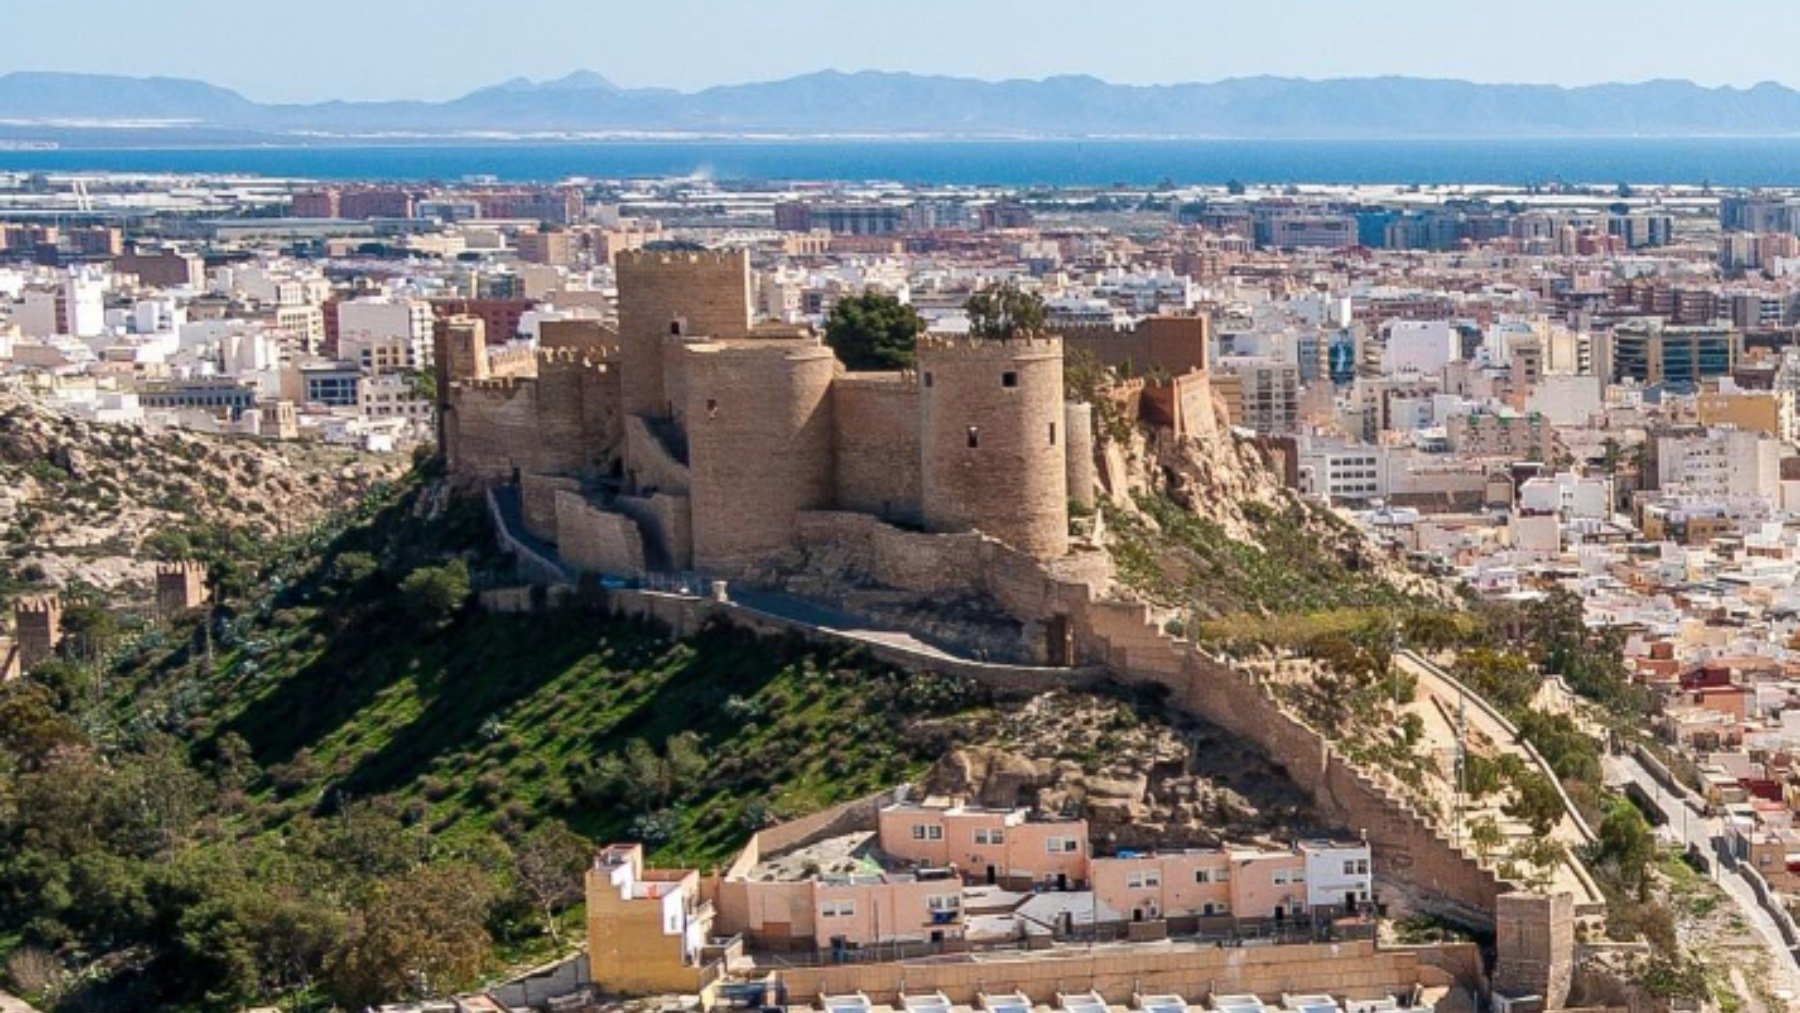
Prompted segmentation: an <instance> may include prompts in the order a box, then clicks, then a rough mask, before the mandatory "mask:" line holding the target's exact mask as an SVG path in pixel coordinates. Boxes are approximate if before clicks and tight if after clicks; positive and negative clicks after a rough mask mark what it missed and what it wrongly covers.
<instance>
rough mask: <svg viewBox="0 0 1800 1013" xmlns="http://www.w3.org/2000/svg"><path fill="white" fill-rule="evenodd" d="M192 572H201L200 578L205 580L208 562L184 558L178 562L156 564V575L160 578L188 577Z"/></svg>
mask: <svg viewBox="0 0 1800 1013" xmlns="http://www.w3.org/2000/svg"><path fill="white" fill-rule="evenodd" d="M191 574H199V576H200V579H202V580H205V579H206V564H205V563H201V562H196V561H195V560H192V559H182V560H177V561H176V562H173V563H158V564H156V575H157V577H159V578H161V577H169V578H175V577H186V576H189V575H191Z"/></svg>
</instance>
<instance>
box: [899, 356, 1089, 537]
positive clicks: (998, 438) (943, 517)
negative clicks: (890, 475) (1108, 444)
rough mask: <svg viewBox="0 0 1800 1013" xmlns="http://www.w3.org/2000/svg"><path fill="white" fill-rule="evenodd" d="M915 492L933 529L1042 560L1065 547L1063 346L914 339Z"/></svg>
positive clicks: (1066, 513)
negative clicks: (976, 535)
mask: <svg viewBox="0 0 1800 1013" xmlns="http://www.w3.org/2000/svg"><path fill="white" fill-rule="evenodd" d="M918 354H919V363H918V370H919V429H920V432H919V445H920V454H921V462H920V494H921V501H922V505H923V508H924V509H923V514H924V517H925V527H926V528H927V529H928V530H931V531H968V530H971V529H976V530H980V531H982V532H984V533H985V534H988V535H991V536H993V537H995V538H998V539H1000V540H1001V541H1003V542H1005V543H1006V544H1008V545H1010V546H1012V547H1013V548H1015V549H1018V550H1019V551H1021V552H1025V553H1028V554H1030V555H1032V556H1035V557H1037V558H1039V559H1054V558H1056V557H1058V556H1061V555H1063V554H1064V553H1066V552H1067V551H1068V549H1069V498H1068V497H1069V484H1068V463H1067V448H1066V445H1065V444H1066V441H1067V438H1068V434H1067V432H1066V427H1067V422H1066V417H1065V414H1064V408H1063V359H1062V341H1061V339H1059V338H1054V337H1044V338H1021V339H1018V340H1014V341H992V340H985V339H980V338H967V337H949V336H941V335H931V336H927V337H925V338H922V339H921V340H920V341H919V352H918Z"/></svg>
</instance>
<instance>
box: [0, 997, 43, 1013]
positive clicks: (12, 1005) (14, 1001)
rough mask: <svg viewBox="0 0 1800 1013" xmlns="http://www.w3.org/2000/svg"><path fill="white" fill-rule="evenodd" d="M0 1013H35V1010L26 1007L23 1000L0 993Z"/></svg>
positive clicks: (31, 1007)
mask: <svg viewBox="0 0 1800 1013" xmlns="http://www.w3.org/2000/svg"><path fill="white" fill-rule="evenodd" d="M0 1013H37V1009H36V1008H35V1007H33V1006H28V1005H26V1003H25V1000H23V999H19V998H16V997H14V996H11V995H8V994H7V993H5V992H0Z"/></svg>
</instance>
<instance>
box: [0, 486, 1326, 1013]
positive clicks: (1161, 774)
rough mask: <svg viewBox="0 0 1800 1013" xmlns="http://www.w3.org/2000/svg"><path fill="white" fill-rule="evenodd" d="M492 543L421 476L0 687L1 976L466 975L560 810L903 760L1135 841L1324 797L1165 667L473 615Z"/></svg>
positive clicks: (533, 902)
mask: <svg viewBox="0 0 1800 1013" xmlns="http://www.w3.org/2000/svg"><path fill="white" fill-rule="evenodd" d="M487 546H488V536H487V534H486V531H485V517H484V515H483V514H482V513H481V512H480V511H479V510H478V509H477V508H476V507H474V506H473V505H471V504H466V503H454V502H453V503H450V504H448V505H447V506H446V505H444V501H443V500H442V499H441V498H440V497H438V496H436V495H435V494H434V492H433V490H432V488H431V486H430V485H429V484H428V482H426V481H425V480H422V479H413V480H410V481H408V482H406V483H403V484H401V485H398V486H396V487H394V488H391V489H387V490H383V491H380V492H378V493H376V494H374V495H372V496H371V497H370V498H369V499H368V500H366V501H365V503H364V505H363V506H362V507H361V508H360V509H359V510H357V511H354V512H352V513H351V514H348V515H346V516H345V517H344V518H343V519H342V527H341V528H340V529H338V530H337V531H336V533H335V534H332V535H330V536H329V537H326V536H323V535H321V536H318V537H314V538H312V539H309V540H304V541H301V542H298V543H296V544H294V545H293V546H292V548H291V549H289V550H288V551H286V552H285V553H283V554H281V555H280V556H279V558H276V559H274V560H273V561H272V562H271V563H270V564H269V565H268V566H267V567H266V568H264V569H260V570H258V571H257V572H255V573H250V574H246V575H245V580H244V581H243V585H242V586H243V588H244V589H245V590H244V593H242V594H240V595H237V596H234V597H232V598H230V599H228V601H227V602H226V603H225V604H224V606H223V607H222V608H221V609H220V610H219V611H218V612H217V613H216V615H215V618H214V620H213V621H212V622H210V623H207V624H201V625H189V626H183V627H179V628H173V629H156V630H151V631H148V632H146V633H144V634H142V635H138V636H135V637H124V638H121V639H118V640H116V641H113V642H110V643H105V644H100V645H95V646H96V647H97V649H96V650H95V651H94V652H92V653H94V654H97V655H98V656H101V657H110V658H111V659H112V661H111V663H110V664H104V665H89V664H75V663H56V664H52V665H50V666H47V667H45V668H43V669H41V670H40V671H38V672H37V673H36V674H35V675H34V676H33V677H31V678H29V679H27V680H22V681H20V682H19V683H15V684H12V685H10V686H8V687H6V688H5V689H4V690H0V855H3V856H5V857H4V858H0V897H3V898H4V902H0V954H5V955H6V956H5V961H4V963H0V967H4V968H5V970H6V972H7V975H8V977H9V978H10V980H11V984H12V985H13V986H14V987H15V988H16V989H18V990H20V991H24V992H28V993H30V994H32V995H34V996H36V997H39V998H47V999H48V1000H49V1001H48V1002H47V1003H46V1004H47V1005H49V1006H50V1007H52V1008H55V1009H78V1008H133V1009H142V1008H184V1009H226V1008H232V1007H233V1006H234V1005H235V1004H239V1003H252V1002H266V1001H270V1000H273V999H276V998H280V999H282V1001H283V1002H284V1003H287V1004H288V1005H287V1006H284V1008H297V1009H322V1008H325V1007H326V1006H328V1005H329V1004H330V1003H331V1002H333V1001H338V1002H344V1003H350V1002H358V1003H360V1002H367V1001H370V1000H372V999H381V998H393V997H398V996H404V995H407V994H411V993H412V992H413V989H414V988H415V987H416V981H415V980H413V979H411V978H409V977H408V975H407V973H406V969H407V968H409V967H412V966H414V965H415V964H417V963H419V962H424V963H425V964H427V965H428V966H429V967H431V969H432V971H433V975H434V987H435V988H437V989H447V988H454V987H459V986H465V985H468V984H471V983H473V982H474V981H475V980H476V979H477V978H479V977H480V976H482V975H484V974H490V973H493V972H494V971H496V970H498V969H500V968H502V967H504V966H506V965H508V964H515V963H517V962H520V961H529V960H534V959H539V958H542V957H545V956H548V955H549V954H551V953H553V952H557V951H559V950H560V949H561V947H562V945H563V933H564V931H565V930H566V928H567V926H568V923H569V921H570V920H571V919H572V918H573V917H574V905H575V904H576V903H577V902H578V899H579V898H578V895H577V894H576V893H574V892H573V883H574V882H576V879H575V872H574V870H576V869H579V868H580V866H581V864H582V862H583V859H584V856H585V854H586V849H587V845H586V844H585V843H583V842H592V841H605V840H610V839H616V838H625V837H630V838H638V839H643V840H646V841H647V842H649V843H650V844H651V845H652V847H653V851H654V856H655V858H656V859H657V860H659V861H664V862H686V863H694V864H698V865H702V866H706V865H710V864H713V863H716V862H719V861H720V860H721V859H723V858H725V857H726V856H727V855H729V854H731V853H732V851H733V850H734V849H735V848H736V847H737V846H738V845H739V844H741V843H742V841H743V840H744V839H745V838H746V837H747V836H748V834H749V833H750V832H751V831H752V830H754V829H755V828H756V827H758V826H761V825H763V824H765V823H766V822H768V821H770V820H774V819H779V818H781V817H784V816H793V815H799V814H802V813H805V812H809V811H811V810H814V809H816V808H818V807H820V806H823V805H826V804H828V803H831V802H834V801H837V800H840V799H845V798H849V797H854V796H858V795H862V794H866V793H868V792H870V791H873V790H876V789H880V788H886V787H890V786H892V785H895V784H897V783H900V782H903V781H906V780H909V779H916V778H925V779H926V780H928V781H929V782H930V783H931V784H933V785H935V786H937V787H939V788H942V789H943V790H964V791H969V792H971V793H972V794H977V795H983V794H985V793H988V792H992V791H999V790H1002V789H1001V787H1000V786H1001V785H1010V786H1012V787H1013V789H1014V790H1015V791H1016V790H1019V788H1020V786H1024V787H1025V788H1026V789H1028V790H1029V792H1030V794H1031V798H1030V799H1029V800H1034V801H1037V802H1039V803H1040V804H1045V805H1049V806H1052V807H1054V808H1057V809H1062V810H1066V811H1075V812H1081V813H1083V814H1085V815H1088V816H1089V817H1090V818H1091V819H1093V820H1095V821H1096V822H1100V823H1110V824H1112V825H1114V826H1117V827H1119V828H1120V829H1121V830H1122V831H1124V833H1125V835H1126V836H1123V837H1122V838H1121V839H1126V840H1144V841H1146V842H1154V841H1155V840H1156V839H1158V837H1159V835H1164V834H1166V835H1169V839H1183V840H1187V839H1192V837H1193V835H1195V834H1196V833H1202V832H1204V833H1215V834H1216V833H1219V832H1222V831H1223V832H1229V833H1231V834H1234V835H1243V836H1255V835H1261V836H1268V837H1273V838H1277V839H1284V838H1286V837H1287V836H1289V835H1291V834H1294V833H1299V832H1305V831H1307V830H1311V829H1337V828H1329V827H1327V828H1317V827H1315V826H1314V825H1313V822H1312V820H1311V818H1310V816H1309V813H1308V807H1307V805H1306V802H1305V799H1304V798H1303V797H1302V796H1299V795H1298V794H1297V793H1295V792H1294V791H1293V790H1292V789H1291V788H1288V787H1286V786H1285V782H1284V779H1283V776H1282V775H1281V773H1280V771H1279V770H1278V769H1276V768H1274V767H1272V766H1270V765H1268V764H1267V763H1266V762H1265V761H1263V760H1261V759H1260V758H1259V756H1258V755H1257V753H1256V751H1255V750H1254V749H1253V748H1251V747H1249V746H1247V745H1246V744H1244V743H1242V742H1238V741H1236V740H1234V739H1232V738H1231V737H1230V736H1228V735H1225V734H1224V733H1223V732H1221V731H1219V730H1218V729H1215V728H1210V727H1207V726H1205V725H1202V724H1198V723H1195V722H1191V721H1178V720H1175V719H1173V718H1171V717H1170V716H1168V715H1167V714H1165V712H1164V711H1163V709H1162V707H1161V705H1160V703H1159V702H1158V701H1157V700H1156V699H1154V698H1134V697H1131V696H1129V695H1118V694H1111V693H1056V694H1048V695H1041V696H1037V697H1033V698H1028V699H1017V700H1014V699H1005V700H997V699H994V698H993V697H992V696H991V695H990V694H989V693H988V692H987V691H985V690H984V689H983V688H981V687H980V686H978V685H975V684H973V683H969V682H966V681H963V680H958V679H949V678H942V677H932V676H902V675H900V674H899V673H896V672H894V671H893V670H890V669H887V668H885V667H884V666H881V665H877V664H874V663H872V662H871V661H869V660H868V659H867V658H865V657H863V656H861V655H860V654H858V653H855V652H848V651H845V650H842V649H835V648H821V647H815V646H810V645H807V644H805V643H802V642H799V641H796V640H787V639H776V640H767V639H758V638H756V637H754V636H752V635H750V634H748V633H745V632H742V631H737V630H732V629H725V628H714V629H708V630H706V631H704V632H702V633H701V634H700V635H698V636H697V637H695V638H693V639H691V640H688V641H685V642H680V643H670V642H668V641H666V640H665V639H664V637H663V635H662V633H661V631H660V630H658V629H656V628H652V627H649V626H645V625H640V624H637V623H634V622H630V621H625V620H618V619H611V618H607V617H605V616H602V615H598V614H596V613H594V612H592V611H589V610H588V609H586V608H585V607H584V605H583V604H582V603H580V602H577V603H575V604H573V605H572V606H570V607H568V608H565V609H561V610H556V611H552V612H549V613H546V614H542V615H537V616H507V615H490V614H486V613H483V612H481V611H480V610H477V609H473V608H471V607H469V606H468V604H467V602H468V593H469V592H468V587H469V581H470V580H471V579H473V580H474V581H475V582H477V583H479V582H480V581H481V580H482V579H483V577H484V575H487V574H491V573H494V572H496V571H497V570H499V569H500V568H502V567H503V566H504V563H505V561H504V560H503V559H500V558H497V557H495V556H494V555H492V553H491V550H490V549H489V548H488V547H487ZM446 561H448V562H446ZM1004 771H1011V772H1012V775H1017V776H1010V775H1009V776H1008V777H998V776H996V775H998V774H1000V773H1002V772H1004ZM571 834H573V835H575V836H571ZM421 922H429V923H430V924H432V925H433V926H434V927H435V931H434V932H433V933H432V934H431V935H430V936H429V937H425V936H420V935H418V934H417V933H413V934H410V935H409V934H407V933H404V932H401V931H400V929H399V927H398V926H399V925H401V924H406V925H411V924H416V923H421Z"/></svg>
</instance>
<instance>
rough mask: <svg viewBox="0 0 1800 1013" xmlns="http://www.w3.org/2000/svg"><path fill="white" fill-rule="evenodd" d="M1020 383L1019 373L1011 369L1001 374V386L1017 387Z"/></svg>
mask: <svg viewBox="0 0 1800 1013" xmlns="http://www.w3.org/2000/svg"><path fill="white" fill-rule="evenodd" d="M1018 385H1019V374H1017V373H1015V372H1013V371H1012V370H1010V369H1009V370H1007V371H1006V372H1004V373H1001V374H1000V386H1002V387H1017V386H1018Z"/></svg>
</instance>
